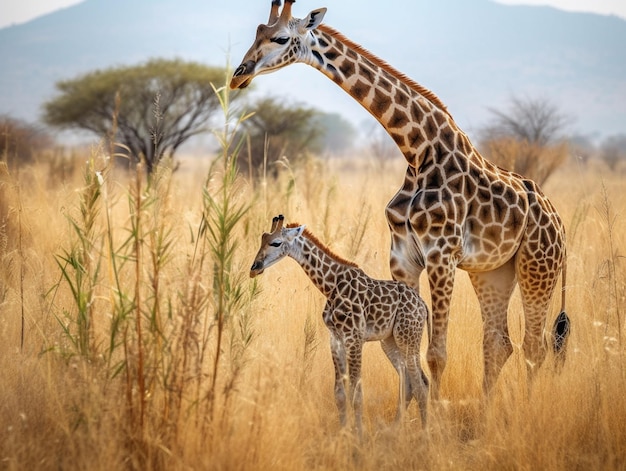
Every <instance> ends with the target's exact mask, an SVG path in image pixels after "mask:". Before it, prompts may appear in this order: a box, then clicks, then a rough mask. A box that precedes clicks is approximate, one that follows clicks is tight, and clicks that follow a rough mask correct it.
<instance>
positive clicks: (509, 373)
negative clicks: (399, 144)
mask: <svg viewBox="0 0 626 471" xmlns="http://www.w3.org/2000/svg"><path fill="white" fill-rule="evenodd" d="M96 153H97V151H96ZM88 158H89V157H85V158H83V159H82V162H81V161H76V162H74V165H76V166H78V167H79V168H81V170H82V167H84V160H87V159H88ZM206 168H207V166H206V165H203V164H202V163H198V162H193V161H187V162H185V163H183V165H182V168H181V170H180V171H178V172H177V173H175V174H174V175H173V176H172V177H171V180H169V178H170V177H167V178H168V183H169V186H168V190H167V192H166V193H165V195H164V196H161V197H162V198H163V201H161V203H162V207H163V210H162V213H160V216H159V215H154V218H156V219H158V218H159V217H160V218H161V220H160V222H161V223H163V224H164V226H166V227H168V228H170V229H171V231H172V232H171V234H170V235H169V237H171V239H172V240H173V241H175V245H174V249H173V251H172V252H171V255H170V258H169V259H168V262H167V264H165V265H164V267H163V271H162V273H161V276H162V287H163V288H162V290H163V291H161V293H162V294H161V296H163V297H164V300H165V299H166V298H167V299H169V300H173V301H172V311H171V312H172V317H171V318H167V317H164V319H166V322H168V323H169V322H171V323H172V324H176V322H178V321H177V318H178V317H177V316H178V310H179V309H182V308H181V307H180V306H181V305H180V304H177V301H176V299H178V297H182V296H183V295H182V294H181V293H183V292H184V291H185V290H188V289H191V288H192V286H193V287H198V286H201V287H202V286H204V285H207V284H208V285H209V287H207V286H204V289H207V290H210V280H208V279H203V278H202V277H204V276H208V275H206V273H207V272H201V276H199V277H200V279H199V280H194V279H191V278H190V277H189V276H188V271H187V265H186V264H187V263H188V260H189V258H190V257H191V254H192V253H193V250H194V242H193V230H194V228H196V227H198V224H199V221H200V220H201V216H202V197H201V193H202V188H203V181H204V178H205V176H206V172H207V170H206ZM373 168H374V167H373V166H372V167H370V166H368V164H367V163H366V162H362V161H358V160H354V161H341V162H331V163H320V162H317V161H309V162H307V163H305V164H304V165H303V167H302V168H297V169H290V168H285V169H284V170H283V171H282V172H281V176H280V178H279V180H278V181H268V182H267V184H257V185H252V184H250V183H249V182H243V183H242V184H241V185H240V186H239V187H238V195H237V198H239V199H240V200H241V201H248V202H251V203H252V207H251V210H250V211H249V212H248V213H247V214H246V216H245V217H244V218H243V220H242V222H241V224H240V225H239V226H238V229H237V230H236V231H235V234H236V237H237V238H238V240H239V243H240V245H239V247H238V249H237V254H236V267H237V269H238V270H240V271H241V272H242V273H243V274H244V275H246V276H247V270H248V267H249V264H250V263H251V261H252V257H253V256H254V254H255V253H256V250H257V248H258V243H259V240H260V235H261V233H262V232H263V231H267V230H268V229H269V225H270V222H271V217H272V216H274V215H276V214H279V213H282V214H284V215H285V216H286V219H287V221H288V222H291V221H298V222H300V223H304V224H307V226H308V227H309V228H310V229H311V230H312V231H313V232H314V233H315V234H316V235H318V236H319V237H320V239H322V240H323V241H324V242H325V243H327V244H328V245H329V246H330V247H331V248H332V250H333V251H336V252H337V253H338V254H341V255H343V256H345V257H348V258H351V259H353V260H354V261H355V262H357V263H358V264H359V265H360V266H362V267H363V268H364V269H365V271H366V272H368V273H369V274H370V275H371V276H375V277H380V278H388V277H389V269H388V266H387V260H388V246H389V235H388V229H387V225H386V221H385V218H384V207H385V204H386V202H387V201H388V200H389V199H390V198H391V197H392V196H393V194H394V193H395V191H396V189H397V188H398V187H399V184H400V182H401V179H402V177H403V167H402V165H401V162H398V164H397V165H394V166H390V167H388V168H387V169H386V170H385V172H384V173H381V172H379V171H375V170H373ZM75 174H76V175H75V176H73V175H70V176H68V177H66V178H65V179H64V180H61V179H59V178H58V175H54V174H53V175H51V174H50V167H49V166H46V165H42V164H40V165H38V166H34V167H32V168H29V169H27V170H23V171H22V172H21V174H20V175H14V174H9V173H8V172H7V171H6V170H3V172H2V175H1V179H0V257H1V259H2V269H0V312H1V313H2V316H1V318H0V335H2V342H1V344H0V345H1V346H0V371H2V377H3V380H2V385H1V386H0V463H2V464H1V466H2V468H3V469H9V470H13V469H15V470H18V469H20V470H21V469H90V470H98V469H107V470H109V469H181V470H182V469H219V470H224V469H246V470H248V469H251V470H252V469H259V470H267V469H273V470H283V469H284V470H294V469H316V470H326V469H328V470H331V469H332V470H335V469H342V470H344V469H359V470H368V469H372V470H379V469H433V470H435V469H436V470H445V469H451V470H452V469H455V470H456V469H472V470H473V469H476V470H481V471H484V470H491V469H493V470H496V469H497V470H502V469H505V470H506V469H511V470H518V469H529V470H530V469H551V470H566V469H567V470H571V469H624V467H626V447H625V446H624V445H625V444H626V427H624V425H623V423H624V421H625V420H626V395H625V394H624V391H625V390H626V367H625V366H624V365H625V363H624V360H625V359H626V349H625V348H624V342H625V341H626V339H625V338H624V332H623V329H622V332H620V331H619V329H618V326H623V323H624V318H623V316H624V313H626V303H625V299H624V282H625V275H626V271H625V269H624V263H623V259H622V258H621V256H622V255H623V251H624V248H625V247H626V236H625V235H624V234H625V231H624V222H623V219H622V218H621V217H620V216H619V215H622V214H623V213H624V211H626V200H624V198H623V196H622V195H623V194H624V191H626V182H624V180H623V178H620V177H619V176H616V175H613V174H609V173H603V172H602V171H601V170H594V169H579V168H575V167H571V168H564V169H562V170H560V171H559V172H557V173H556V174H555V175H554V176H553V177H552V179H551V180H550V181H549V182H548V184H547V186H546V187H545V190H546V193H548V195H549V196H550V197H551V199H552V200H553V202H554V203H555V205H556V206H557V208H559V211H560V212H561V214H562V216H563V219H564V221H565V224H566V226H567V227H568V229H569V245H568V251H569V259H568V283H567V284H568V291H567V293H568V296H567V300H568V312H569V314H570V317H571V319H572V326H573V331H572V336H571V338H570V341H569V351H568V357H567V361H566V363H565V366H564V369H563V371H562V373H561V374H560V375H554V374H553V371H552V368H551V364H550V361H549V360H548V361H547V362H546V364H545V365H544V367H543V368H542V370H541V371H540V373H539V375H538V377H537V378H536V381H535V382H534V384H533V386H532V388H531V389H530V391H528V389H527V388H526V386H525V367H524V362H523V359H522V358H521V356H520V348H519V346H520V344H521V334H520V325H521V321H520V315H521V308H520V303H519V299H518V297H517V296H516V297H515V298H514V300H513V302H512V305H511V313H510V317H509V321H510V325H511V332H512V337H513V340H514V344H515V353H514V355H513V357H512V358H511V359H510V361H509V362H508V363H507V364H506V365H505V368H504V370H503V373H502V375H501V377H500V379H499V382H498V385H497V388H496V392H495V394H494V397H493V400H492V401H491V402H489V403H487V404H485V403H484V402H483V401H482V397H481V381H482V354H481V335H482V332H481V321H480V313H479V310H478V304H477V301H476V299H475V296H474V294H473V290H472V288H471V286H470V284H469V282H468V279H467V277H466V275H465V274H464V273H462V272H459V274H458V277H457V282H456V288H455V292H454V298H453V301H452V314H451V320H450V328H449V335H448V345H449V363H448V367H447V369H446V372H445V374H444V377H443V384H442V390H441V393H442V397H443V398H444V400H443V401H442V402H441V403H440V404H437V405H431V406H432V407H431V410H430V412H431V415H430V419H429V420H430V422H429V426H428V430H427V431H423V430H422V428H421V426H420V421H419V413H418V411H417V408H416V406H415V405H412V406H411V408H410V409H409V413H408V414H407V416H406V418H405V420H404V422H403V423H402V424H400V425H399V426H394V425H393V423H392V421H393V417H394V415H395V403H396V394H397V385H396V377H395V372H394V371H393V369H392V368H391V366H390V365H389V364H388V362H387V360H386V359H385V358H384V355H382V353H381V352H380V348H379V347H378V345H376V344H372V345H367V348H366V349H365V358H364V370H363V388H364V403H365V404H364V428H365V434H364V438H363V441H362V442H359V441H358V440H356V439H355V438H354V437H353V436H352V435H351V434H350V433H347V432H346V431H342V430H340V429H339V426H338V418H337V413H336V409H335V405H334V399H333V392H332V390H333V373H332V362H331V358H330V351H329V348H328V334H327V332H326V329H325V327H324V325H323V323H322V320H321V315H320V314H321V311H322V308H323V305H324V302H325V299H324V298H323V296H322V295H321V294H320V293H319V292H317V291H316V290H315V288H313V286H312V285H311V284H310V282H309V281H308V279H307V278H306V276H305V275H304V273H303V272H302V271H301V270H300V268H299V267H298V266H297V265H296V264H295V263H293V262H291V261H286V262H283V263H281V264H278V265H277V266H275V267H272V268H271V269H269V270H267V271H266V273H265V274H264V275H263V276H262V277H261V278H260V279H259V283H260V288H261V294H260V295H258V296H256V297H255V298H254V299H253V300H252V301H250V303H249V305H247V307H246V311H247V312H248V311H249V313H250V316H251V320H252V330H253V332H254V336H253V340H252V342H251V343H250V344H249V345H247V347H246V348H245V353H244V355H245V361H244V362H243V363H242V365H243V366H241V370H240V371H239V376H237V377H236V382H234V383H233V384H229V383H228V382H227V381H226V379H227V378H228V377H229V376H228V375H227V373H226V372H227V371H230V370H229V368H232V365H233V363H232V362H233V358H232V357H230V356H227V360H226V363H225V364H224V366H223V368H224V374H223V375H222V376H220V379H221V378H224V380H223V381H224V383H220V387H219V389H218V390H217V391H216V394H217V395H218V396H219V400H217V401H216V402H215V404H216V407H217V410H216V413H215V415H214V417H213V418H212V419H211V420H208V419H207V417H205V416H203V414H202V411H203V410H205V409H203V408H202V407H200V406H199V405H198V404H194V403H191V402H189V403H186V406H185V407H184V408H183V412H184V413H183V414H182V415H181V416H180V417H177V418H175V420H173V419H172V420H169V419H168V420H164V419H163V417H164V415H163V414H162V412H161V411H162V410H164V406H163V405H164V404H166V403H167V396H168V394H170V393H171V391H170V392H168V390H167V388H163V389H161V390H158V389H155V391H160V392H159V393H158V394H156V393H155V394H154V395H153V396H150V395H146V398H145V400H146V419H145V423H144V424H143V426H142V427H140V428H137V426H136V423H135V422H133V420H130V419H129V416H130V415H131V414H132V413H136V410H135V409H134V407H136V404H137V403H136V402H132V401H131V402H128V398H127V396H126V395H127V394H128V393H129V389H128V386H127V384H125V382H124V380H123V378H124V376H123V375H121V374H120V375H117V376H112V375H109V374H108V373H106V372H105V371H103V370H104V369H105V368H104V367H103V363H102V362H100V360H99V359H98V358H91V359H86V358H83V357H81V356H78V355H68V351H69V350H70V349H69V347H68V345H67V343H68V339H67V336H65V335H64V334H63V332H62V329H61V328H60V325H59V322H58V321H57V319H56V317H58V316H60V315H61V314H62V310H63V309H65V310H67V311H68V312H72V310H73V309H74V308H73V304H72V297H71V296H70V293H69V292H68V288H67V285H65V284H63V283H61V284H59V285H58V288H56V289H55V288H54V287H55V286H56V285H57V284H58V283H59V280H60V276H61V275H60V269H59V266H58V264H57V263H56V261H55V255H58V254H60V253H62V251H63V250H65V249H68V248H69V247H70V241H71V240H72V237H73V233H72V230H71V228H70V227H69V224H68V221H67V217H66V215H67V214H75V212H76V210H77V208H78V195H79V194H80V191H81V189H82V188H83V187H84V181H83V180H82V179H81V178H80V174H81V171H78V172H75ZM108 178H109V179H110V181H109V182H108V183H109V186H108V188H109V194H108V195H107V198H108V204H109V205H110V209H111V218H112V224H113V229H114V231H115V234H116V237H119V238H120V239H123V238H124V228H125V227H128V222H129V218H130V217H131V214H132V208H129V204H128V199H127V194H128V193H129V191H130V190H129V189H128V188H129V187H130V186H131V184H132V178H131V179H130V181H129V179H128V178H127V177H125V176H124V175H117V176H115V175H113V174H111V175H109V177H108ZM101 209H102V208H101ZM98 224H100V226H98V227H99V230H104V229H103V224H104V222H103V219H102V212H101V213H100V216H99V218H98ZM147 234H148V232H146V238H147V237H148V235H147ZM20 241H21V242H20ZM146 250H148V249H146ZM107 269H109V268H107ZM146 279H147V278H146ZM131 280H133V274H132V273H124V278H123V282H124V283H133V282H134V281H131ZM203 281H204V282H205V283H204V284H203V283H202V282H203ZM422 281H423V289H422V293H423V295H424V297H425V298H426V300H427V302H429V299H428V289H427V285H426V284H425V282H424V280H422ZM194 283H196V284H194ZM246 283H252V282H251V281H250V282H248V281H246ZM96 289H97V291H98V293H99V295H100V296H102V297H103V298H104V299H100V298H99V299H97V300H96V305H95V306H96V308H95V309H96V311H95V316H94V317H95V319H94V323H95V326H94V329H96V335H101V336H102V337H101V338H106V334H105V331H106V327H107V322H108V318H109V317H110V316H111V312H110V309H111V304H110V302H109V301H107V297H108V296H110V295H111V292H112V288H111V286H110V284H109V282H108V278H107V276H104V277H103V278H102V279H100V280H99V281H98V284H97V286H96ZM146 302H147V301H146ZM557 304H558V303H556V302H555V304H554V310H553V312H552V313H551V318H550V322H551V321H552V319H554V316H555V315H556V310H557V309H558V306H557ZM202 312H203V313H204V314H203V315H209V314H210V313H211V312H212V311H211V308H210V307H209V308H207V309H206V310H204V311H202ZM207 313H209V314H207ZM22 317H23V318H24V321H25V324H24V327H25V328H24V344H23V346H21V345H20V343H21V332H22V328H21V325H22V324H21V320H22ZM232 328H234V327H232ZM164 331H167V329H164ZM168 332H172V333H175V332H179V331H178V330H176V329H175V328H174V327H172V329H171V330H170V331H168ZM129 335H130V334H129ZM169 340H172V341H173V340H175V339H168V338H165V339H163V341H164V343H165V344H166V345H169V346H170V347H169V348H171V349H172V351H171V352H170V351H168V352H169V353H168V352H165V353H164V355H166V354H170V353H171V354H172V355H174V354H175V353H176V351H175V350H174V349H175V348H176V346H175V343H174V342H172V343H171V344H170V343H168V341H169ZM209 340H210V341H213V338H210V339H209ZM131 346H132V344H131ZM135 347H136V346H135ZM179 348H182V347H179ZM225 348H226V347H225ZM130 354H132V352H131V353H126V355H130ZM118 355H120V356H121V357H123V356H124V354H121V353H118ZM157 373H158V372H157ZM209 379H210V378H207V380H209ZM180 381H184V380H180ZM177 384H178V383H176V384H174V386H176V385H177ZM203 387H204V386H203ZM130 394H131V395H132V394H134V395H136V394H138V392H137V391H136V385H135V386H133V388H132V389H131V392H130ZM185 399H186V398H185Z"/></svg>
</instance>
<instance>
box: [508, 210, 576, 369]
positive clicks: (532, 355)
mask: <svg viewBox="0 0 626 471" xmlns="http://www.w3.org/2000/svg"><path fill="white" fill-rule="evenodd" d="M548 209H549V208H548ZM531 212H532V214H533V216H534V224H533V225H532V226H530V223H529V226H530V227H533V228H534V230H532V231H531V230H528V235H527V237H526V239H525V240H524V241H523V242H522V246H521V247H520V250H519V251H518V254H517V257H516V262H517V263H516V271H517V278H518V284H519V287H520V293H521V295H522V303H523V305H524V317H525V320H526V323H525V329H524V355H525V356H526V366H527V369H528V377H529V379H530V380H532V378H533V376H534V373H535V372H536V371H537V369H538V368H539V367H540V366H541V364H542V363H543V361H544V359H545V357H546V353H547V345H546V342H545V339H544V328H545V325H546V318H547V315H548V310H549V308H550V300H551V298H552V294H553V293H554V289H555V287H556V283H557V281H558V278H559V275H560V274H561V269H562V267H563V263H564V258H565V249H564V247H565V240H564V234H563V230H562V227H561V225H560V220H558V218H557V219H555V216H554V214H552V215H550V214H549V211H548V210H546V208H545V207H539V205H537V207H535V208H531Z"/></svg>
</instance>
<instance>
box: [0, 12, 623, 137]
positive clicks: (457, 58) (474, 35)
mask: <svg viewBox="0 0 626 471" xmlns="http://www.w3.org/2000/svg"><path fill="white" fill-rule="evenodd" d="M325 3H326V4H327V6H328V7H329V11H328V13H327V15H326V18H325V22H326V23H328V24H329V25H331V26H333V27H335V28H337V29H339V30H341V31H342V32H343V33H344V34H346V35H347V36H348V37H350V38H351V39H353V40H354V41H356V42H358V43H361V44H363V45H364V46H365V47H367V48H368V49H369V50H370V51H372V52H373V53H375V54H377V55H379V56H380V57H382V58H384V59H385V60H386V61H387V62H389V63H391V64H393V65H394V66H395V67H396V68H398V69H399V70H401V71H403V72H405V73H406V74H408V75H409V76H411V77H412V78H414V79H415V80H417V81H418V82H420V83H421V84H423V85H425V86H426V87H428V88H430V89H431V90H433V91H434V92H435V93H437V94H438V95H439V96H440V97H441V98H442V99H443V101H444V102H445V103H446V104H447V105H448V108H449V109H450V111H451V112H452V114H453V115H454V116H455V117H456V119H457V121H458V122H459V124H460V125H461V126H462V127H464V128H466V130H467V131H470V132H471V131H472V129H475V128H477V127H479V126H480V125H481V124H482V123H483V122H484V121H485V119H486V118H487V117H488V114H489V113H488V108H502V107H504V106H505V105H506V103H507V101H508V99H509V98H510V97H511V95H513V94H515V95H517V96H529V97H547V98H549V99H550V100H551V101H552V102H554V103H555V104H557V105H558V106H559V107H560V108H561V109H562V110H563V111H564V112H565V113H567V114H568V115H570V116H571V117H572V118H573V119H574V120H575V124H574V126H573V129H572V131H578V132H585V133H593V132H597V133H600V134H603V135H607V134H614V133H618V132H626V47H625V46H624V45H626V21H625V20H622V19H619V18H617V17H608V16H601V15H593V14H583V13H569V12H563V11H559V10H555V9H553V8H549V7H528V6H526V7H525V6H508V5H501V4H497V3H494V2H491V1H488V0H442V1H439V2H432V1H427V0H417V1H416V0H399V1H397V2H395V3H394V8H393V11H391V9H388V8H387V10H385V11H380V8H381V7H372V8H369V7H368V8H362V5H363V4H362V2H358V1H357V0H342V1H341V2H330V1H327V2H325ZM335 3H336V4H335ZM268 5H269V1H259V0H233V1H231V2H215V1H207V0H177V1H174V0H133V1H124V0H86V1H84V2H83V3H80V4H78V5H76V6H73V7H70V8H67V9H63V10H59V11H57V12H55V13H52V14H49V15H46V16H43V17H40V18H38V19H36V20H33V21H31V22H28V23H26V24H23V25H19V26H11V27H7V28H4V29H0V63H2V64H3V67H2V69H0V113H9V114H11V115H13V116H16V117H20V118H23V119H27V120H31V121H32V120H36V119H37V118H38V116H39V113H40V109H41V104H42V103H43V102H44V101H45V100H47V99H49V98H51V97H52V96H54V93H55V89H54V84H55V82H56V81H58V80H61V79H65V78H73V77H75V76H76V75H77V74H79V73H84V72H87V71H90V70H93V69H95V68H106V67H110V66H112V65H120V64H135V63H138V62H141V61H145V60H147V59H148V58H151V57H181V58H184V59H190V60H196V61H201V62H205V63H208V64H211V65H223V64H225V63H226V60H227V56H228V55H229V51H230V60H231V62H232V63H233V65H235V66H236V65H237V64H238V62H239V60H240V59H241V57H242V56H243V54H244V53H245V51H246V50H247V48H248V47H249V46H250V44H251V42H252V39H253V37H254V32H255V30H256V26H257V24H258V23H260V22H263V21H265V20H266V18H267V13H268ZM315 6H318V5H317V4H311V5H309V4H307V2H298V3H297V4H296V5H295V6H294V14H295V15H297V16H304V15H305V14H306V13H307V12H308V11H309V10H310V9H312V8H314V7H315ZM383 8H384V7H383ZM255 84H256V87H257V93H272V94H274V95H278V94H279V93H281V94H285V95H287V96H288V97H289V98H290V99H292V100H294V101H303V102H306V103H308V104H311V105H313V106H316V107H319V108H321V109H324V110H325V111H334V112H339V113H341V114H343V115H344V116H346V117H347V118H349V119H351V120H352V121H354V122H355V123H356V124H359V123H360V122H361V121H363V120H365V119H367V118H368V115H367V114H366V113H365V112H364V111H363V110H362V109H360V107H359V106H358V105H356V104H355V103H353V102H352V100H351V99H350V97H348V96H347V95H345V94H344V93H343V92H342V91H341V90H340V89H339V88H338V87H336V86H335V85H334V84H333V83H332V82H330V81H329V80H327V79H326V78H325V77H323V76H322V75H321V74H318V73H317V72H315V71H313V70H309V69H308V68H307V67H306V66H296V67H291V68H288V69H286V70H284V71H281V72H279V73H277V74H272V75H268V76H263V77H260V78H258V79H257V80H256V81H255ZM311 89H314V90H315V93H314V94H311V93H307V91H308V90H311Z"/></svg>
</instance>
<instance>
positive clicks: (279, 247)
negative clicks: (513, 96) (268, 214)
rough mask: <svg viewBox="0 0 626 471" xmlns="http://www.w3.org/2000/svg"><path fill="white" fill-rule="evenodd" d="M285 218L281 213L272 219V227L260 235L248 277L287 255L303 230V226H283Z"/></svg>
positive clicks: (257, 273)
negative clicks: (257, 249) (259, 244)
mask: <svg viewBox="0 0 626 471" xmlns="http://www.w3.org/2000/svg"><path fill="white" fill-rule="evenodd" d="M284 220H285V218H284V216H283V215H282V214H281V215H279V216H276V217H275V218H274V219H272V228H271V229H270V232H269V233H268V232H266V233H264V234H263V235H262V236H261V247H260V248H259V251H258V252H257V254H256V257H254V263H253V264H252V267H251V268H250V278H254V277H255V276H257V275H260V274H261V273H263V271H264V270H265V269H266V268H268V267H270V266H272V265H274V264H275V263H276V262H278V261H279V260H282V259H283V258H285V257H286V256H287V255H289V250H290V248H291V246H292V244H293V242H294V240H296V238H298V237H299V236H300V235H301V234H302V232H303V231H304V226H298V227H283V222H284Z"/></svg>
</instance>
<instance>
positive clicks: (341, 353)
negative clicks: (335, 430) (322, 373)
mask: <svg viewBox="0 0 626 471" xmlns="http://www.w3.org/2000/svg"><path fill="white" fill-rule="evenodd" d="M330 351H331V354H332V357H333V364H334V366H335V403H336V404H337V410H338V411H339V422H340V424H341V426H342V427H345V426H346V422H347V415H346V387H345V382H346V379H347V364H346V351H345V349H344V347H343V344H342V343H341V341H340V340H339V339H337V337H336V336H335V335H333V334H332V333H331V335H330Z"/></svg>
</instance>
